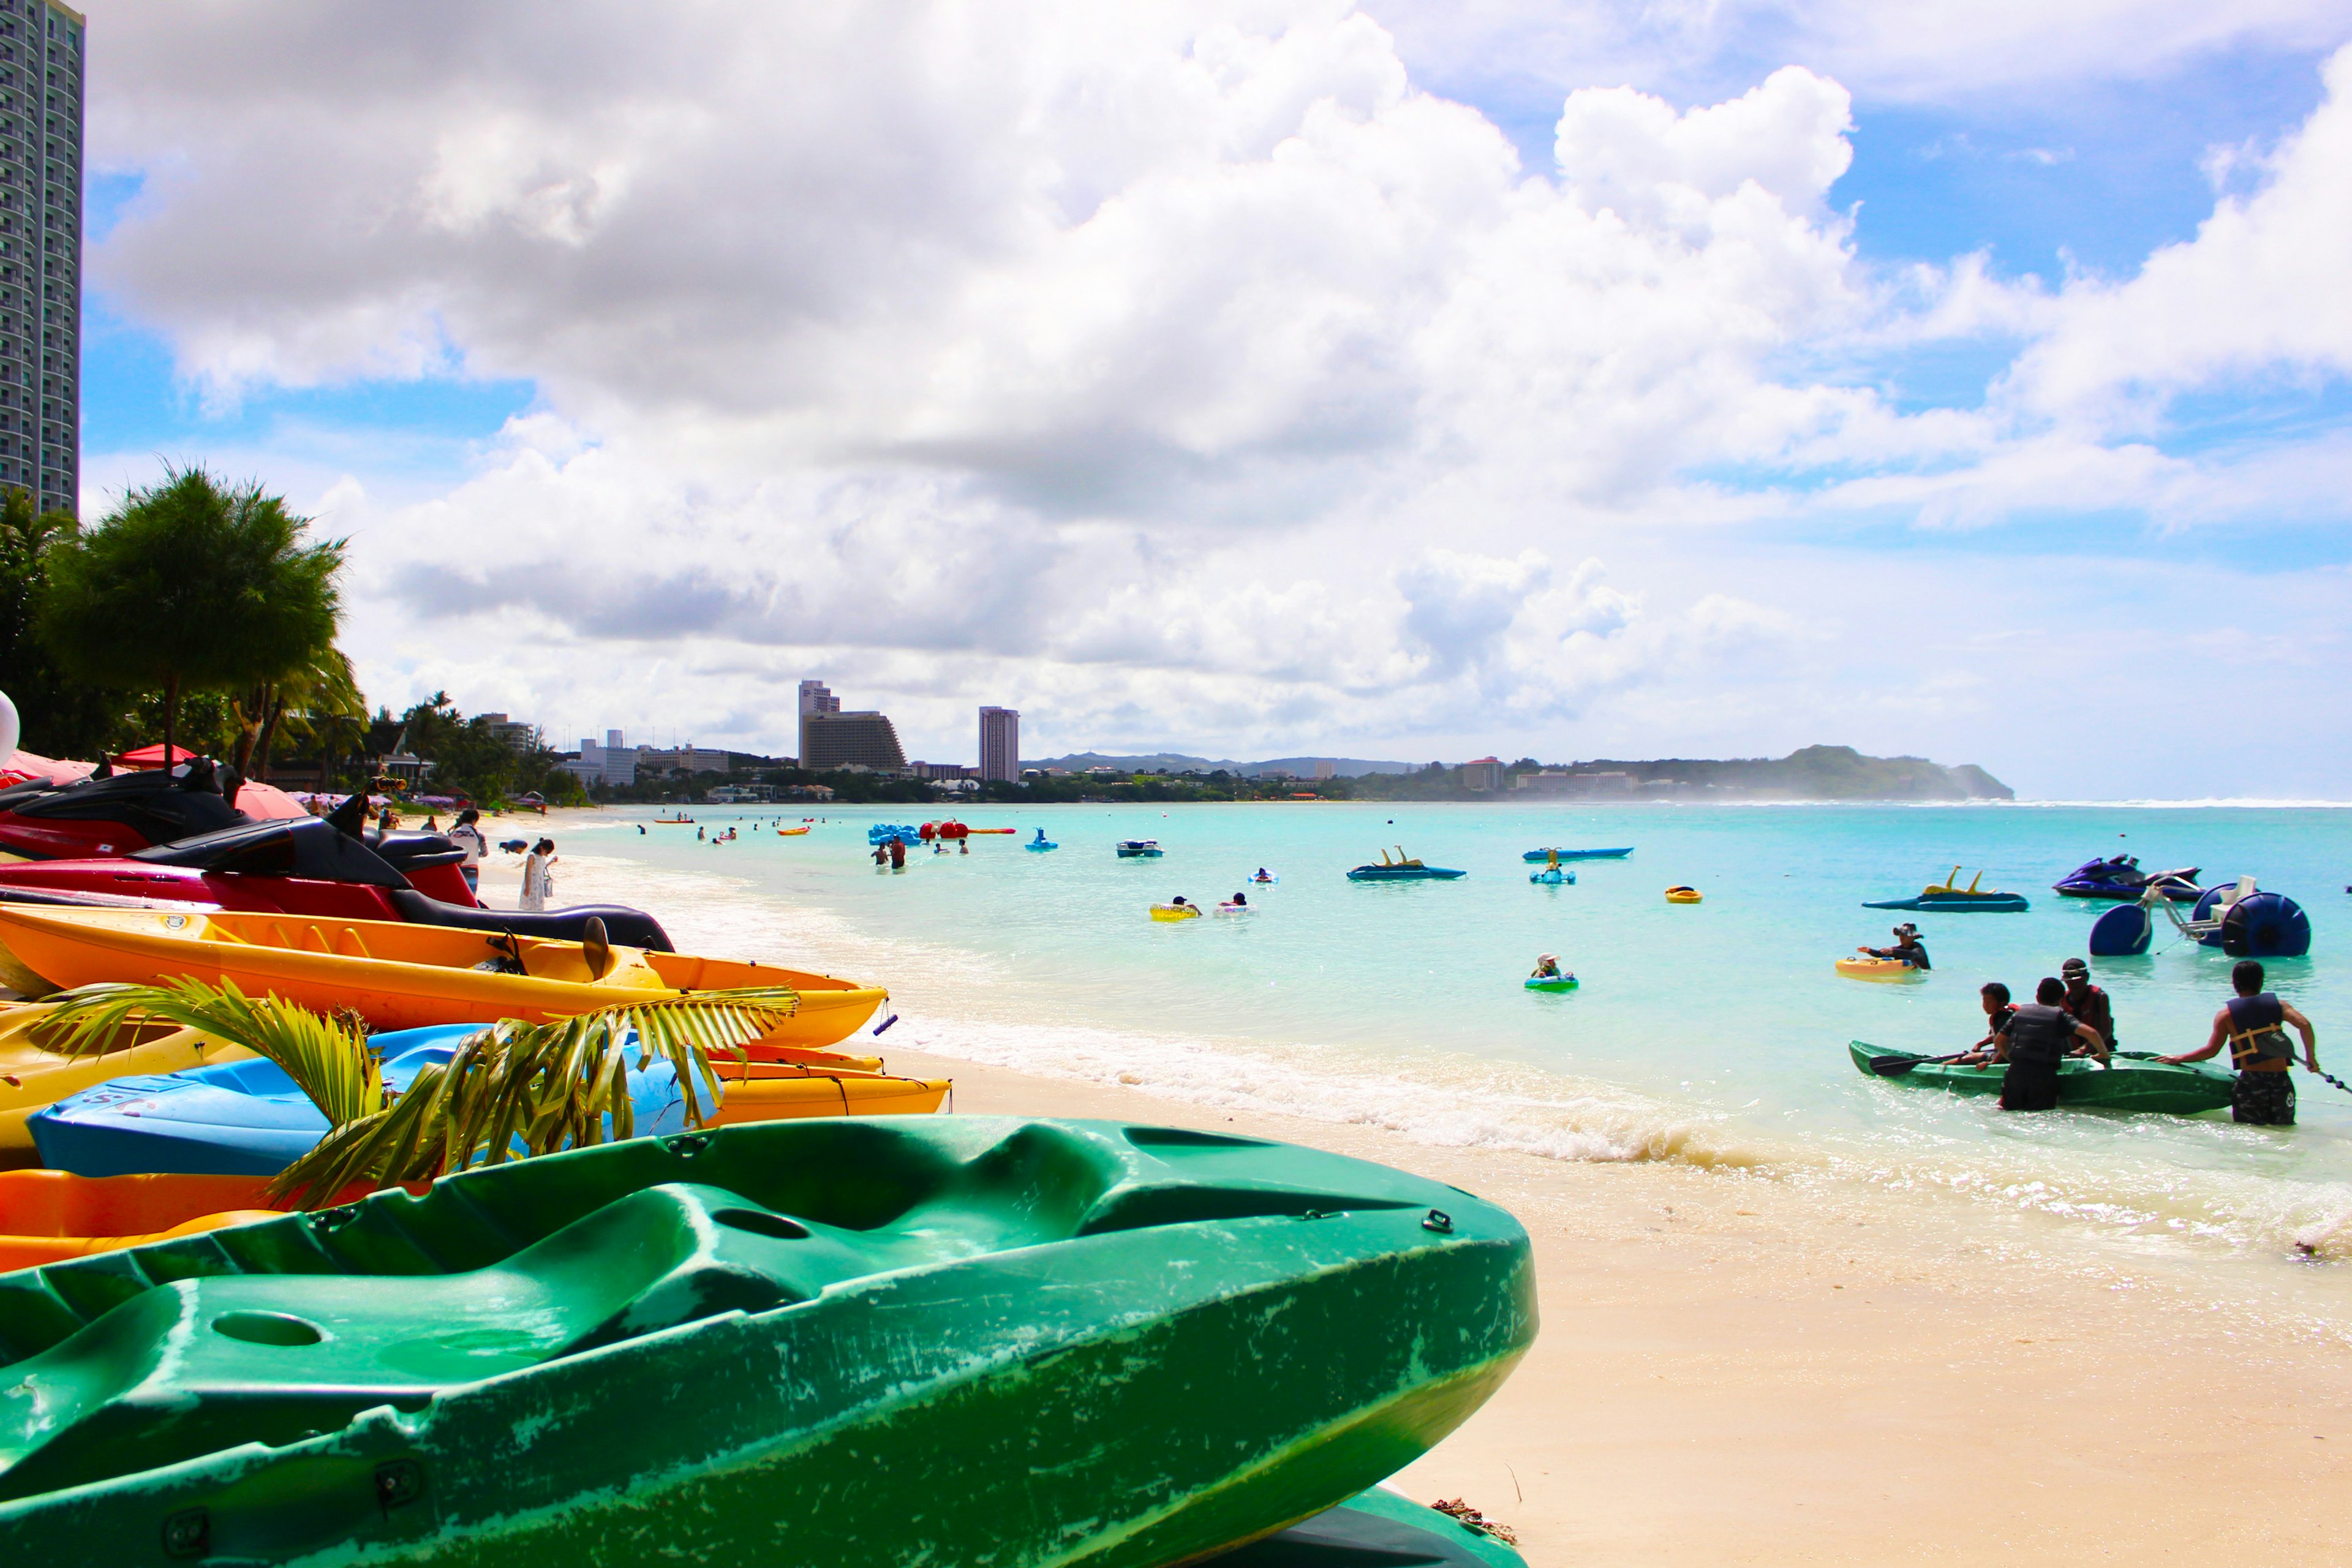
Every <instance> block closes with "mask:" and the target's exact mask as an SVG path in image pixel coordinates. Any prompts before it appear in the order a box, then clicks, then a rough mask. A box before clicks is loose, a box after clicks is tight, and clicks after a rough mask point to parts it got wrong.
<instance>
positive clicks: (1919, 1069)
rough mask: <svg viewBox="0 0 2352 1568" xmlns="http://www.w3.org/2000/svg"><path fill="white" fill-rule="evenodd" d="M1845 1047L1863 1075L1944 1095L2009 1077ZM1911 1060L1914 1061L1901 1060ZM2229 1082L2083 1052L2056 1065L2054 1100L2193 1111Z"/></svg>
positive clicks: (2083, 1106)
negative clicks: (2104, 1060)
mask: <svg viewBox="0 0 2352 1568" xmlns="http://www.w3.org/2000/svg"><path fill="white" fill-rule="evenodd" d="M1846 1049H1847V1051H1848V1052H1849V1053H1851V1054H1852V1056H1853V1065H1854V1066H1855V1067H1856V1068H1860V1069H1861V1070H1862V1072H1863V1073H1864V1075H1865V1076H1867V1077H1873V1078H1884V1079H1886V1080H1887V1081H1888V1082H1890V1083H1901V1084H1909V1085H1911V1086H1913V1087H1914V1088H1920V1089H1942V1090H1944V1091H1945V1092H1946V1093H1948V1094H1999V1093H2000V1084H2001V1079H2004V1078H2006V1077H2008V1076H2009V1069H2008V1068H2005V1067H1962V1066H1960V1065H1958V1063H1956V1062H1939V1061H1937V1060H1935V1059H1934V1058H1931V1057H1923V1056H1920V1055H1918V1054H1916V1052H1912V1051H1890V1050H1884V1049H1881V1048H1880V1047H1876V1046H1874V1045H1872V1044H1870V1043H1869V1042H1868V1041H1866V1040H1853V1041H1849V1042H1848V1043H1847V1045H1846ZM1912 1063H1916V1064H1917V1065H1916V1066H1911V1065H1907V1064H1912ZM2231 1087H2232V1079H2231V1075H2230V1074H2229V1073H2226V1072H2219V1071H2216V1070H2215V1069H2214V1068H2208V1067H2200V1066H2198V1065H2196V1064H2195V1063H2182V1064H2179V1065H2178V1066H2174V1065H2169V1064H2167V1063H2164V1062H2159V1061H2158V1060H2157V1059H2156V1058H2155V1057H2154V1055H2152V1054H2151V1053H2148V1052H2146V1051H2137V1052H2136V1051H2117V1052H2116V1054H2115V1063H2114V1065H2113V1066H2112V1067H2105V1068H2102V1067H2101V1066H2099V1064H2098V1063H2096V1062H2095V1061H2093V1060H2091V1059H2090V1058H2088V1057H2069V1058H2066V1059H2065V1060H2064V1061H2063V1062H2061V1063H2059V1064H2058V1104H2059V1106H2060V1108H2061V1109H2063V1110H2139V1111H2154V1112H2158V1113H2159V1114H2163V1115H2167V1116H2194V1115H2196V1114H2197V1113H2198V1112H2200V1111H2203V1110H2220V1109H2221V1108H2222V1107H2223V1106H2226V1105H2228V1104H2229V1103H2230V1091H2231Z"/></svg>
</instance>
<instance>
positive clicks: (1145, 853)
mask: <svg viewBox="0 0 2352 1568" xmlns="http://www.w3.org/2000/svg"><path fill="white" fill-rule="evenodd" d="M1117 848H1118V858H1120V859H1122V860H1156V859H1158V858H1160V840H1158V839H1157V838H1122V839H1120V840H1119V841H1118V846H1117Z"/></svg>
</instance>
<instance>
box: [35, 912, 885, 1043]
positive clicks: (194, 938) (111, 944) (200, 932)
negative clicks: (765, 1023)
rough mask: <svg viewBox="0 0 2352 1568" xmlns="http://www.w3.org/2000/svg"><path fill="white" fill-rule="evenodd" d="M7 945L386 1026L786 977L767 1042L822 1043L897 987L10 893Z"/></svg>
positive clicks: (494, 936) (53, 960)
mask: <svg viewBox="0 0 2352 1568" xmlns="http://www.w3.org/2000/svg"><path fill="white" fill-rule="evenodd" d="M0 947H5V949H6V951H7V953H8V955H9V958H10V961H11V962H12V963H13V964H14V966H16V967H18V968H22V969H24V970H26V971H28V972H29V973H32V974H34V975H37V976H38V977H39V978H40V979H41V980H42V981H44V982H46V983H47V984H48V985H49V986H52V987H55V988H57V989H58V990H67V989H70V988H71V987H74V986H77V985H89V984H95V983H97V982H100V981H110V980H111V981H133V982H153V981H159V980H166V979H171V978H173V977H175V976H178V975H183V974H192V975H194V976H195V977H197V978H198V979H200V980H205V981H208V982H210V983H212V984H219V983H220V982H222V981H223V980H233V981H235V982H236V984H237V985H238V987H239V988H240V989H242V990H244V991H245V992H246V993H247V994H248V995H254V996H261V995H275V996H278V997H280V998H282V999H284V1000H286V1001H288V1002H291V1003H294V1004H296V1005H299V1006H304V1007H310V1008H313V1009H315V1010H317V1011H319V1012H333V1011H335V1010H337V1009H339V1008H350V1009H352V1010H354V1011H356V1012H357V1013H359V1014H360V1016H362V1017H364V1018H365V1019H366V1020H367V1021H368V1024H369V1026H371V1027H372V1028H374V1029H377V1030H389V1029H413V1028H421V1027H423V1026H425V1025H428V1024H488V1023H494V1022H496V1021H497V1020H499V1019H500V1018H522V1019H526V1020H529V1021H530V1022H533V1023H543V1022H545V1021H546V1020H548V1019H551V1018H562V1017H571V1016H576V1015H578V1014H582V1013H592V1012H594V1011H596V1010H597V1009H599V1008H603V1007H610V1006H613V1005H616V1004H622V1003H625V1002H627V1001H629V1000H630V999H631V998H632V997H633V996H646V995H674V994H677V993H679V992H684V991H717V990H728V989H732V988H735V987H739V986H750V985H784V986H790V987H791V988H792V989H793V991H795V992H797V993H798V994H799V1001H798V1002H797V1004H796V1005H794V1007H793V1016H792V1017H790V1018H787V1019H786V1020H784V1022H783V1023H782V1024H781V1025H779V1026H777V1028H776V1029H775V1030H774V1032H773V1033H772V1034H770V1035H769V1036H768V1037H767V1039H766V1041H765V1042H763V1043H765V1044H770V1045H775V1046H795V1047H824V1046H830V1045H833V1044H835V1043H836V1042H838V1041H841V1040H845V1039H847V1038H848V1037H850V1036H851V1035H852V1034H853V1033H855V1032H856V1029H857V1027H858V1026H859V1025H861V1024H863V1023H865V1022H866V1019H868V1018H870V1017H872V1016H874V1010H875V1009H876V1008H877V1007H878V1006H880V1005H882V1004H883V1002H885V1001H886V1000H887V999H888V995H889V994H888V993H887V992H886V991H884V990H882V989H880V988H879V987H877V986H866V985H859V984H855V983H854V982H851V981H847V980H837V979H835V978H834V977H833V976H832V975H829V974H812V973H806V972H804V971H802V970H797V969H783V968H779V967H777V966H775V965H772V964H764V963H740V962H735V961H731V960H727V959H716V958H698V957H696V956H694V955H692V954H690V953H683V952H646V951H645V950H643V949H641V948H634V947H620V946H614V947H611V948H609V949H606V950H604V962H603V963H602V965H601V966H600V967H596V968H592V957H591V954H590V952H589V951H588V949H587V947H586V946H585V945H584V944H583V943H581V942H554V941H549V940H545V939H542V938H537V937H509V936H507V935H506V934H505V933H504V932H499V931H468V930H463V929H459V928H457V927H453V926H425V925H409V924H405V923H403V922H401V921H350V920H333V919H329V918H326V917H323V916H317V915H282V914H268V915H261V914H229V913H226V912H221V911H212V912H196V911H192V912H188V913H179V912H175V911H165V910H110V909H109V910H98V909H90V910H79V909H62V908H53V907H47V906H35V905H31V904H9V905H0ZM518 965H519V966H520V971H521V972H520V973H511V971H513V970H514V969H515V968H516V967H517V966H518ZM502 970H504V971H508V973H501V971H502Z"/></svg>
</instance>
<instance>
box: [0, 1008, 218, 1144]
mask: <svg viewBox="0 0 2352 1568" xmlns="http://www.w3.org/2000/svg"><path fill="white" fill-rule="evenodd" d="M49 1011H50V1009H49V1008H48V1007H47V1005H42V1004H33V1005H25V1006H18V1007H8V1008H0V1170H5V1169H7V1168H9V1167H12V1166H17V1165H29V1164H33V1163H36V1162H37V1160H38V1158H39V1156H38V1154H37V1153H36V1152H35V1151H34V1148H33V1135H32V1132H31V1131H30V1130H29V1129H28V1128H27V1127H26V1120H27V1119H28V1118H30V1117H31V1116H32V1114H33V1113H34V1112H35V1111H37V1110H40V1109H41V1108H43V1107H44V1106H47V1105H51V1104H54V1103H55V1102H56V1101H58V1100H62V1099H64V1098H65V1097H66V1096H67V1095H69V1094H74V1093H78V1092H79V1091H80V1090H82V1089H89V1088H91V1087H93V1086H95V1085H98V1084H101V1083H104V1082H106V1081H107V1080H108V1079H116V1078H121V1077H123V1076H124V1075H125V1074H129V1073H167V1072H178V1071H180V1070H182V1069H183V1068H196V1067H203V1066H204V1065H205V1063H207V1062H233V1061H242V1060H247V1059H250V1057H251V1053H250V1052H248V1051H247V1050H245V1049H244V1048H243V1047H237V1046H220V1045H213V1044H210V1043H208V1042H207V1041H206V1040H205V1037H203V1036H202V1035H199V1034H197V1033H196V1032H195V1031H194V1029H181V1028H174V1027H173V1026H170V1025H168V1024H148V1025H140V1026H135V1027H133V1028H131V1029H126V1030H125V1031H124V1034H123V1037H122V1038H123V1042H124V1043H122V1044H121V1045H120V1046H118V1047H117V1048H116V1049H114V1050H110V1051H109V1052H107V1053H106V1054H105V1055H104V1056H91V1057H63V1056H58V1055H57V1054H56V1053H55V1052H52V1051H45V1050H42V1049H41V1048H40V1047H37V1046H36V1045H34V1044H33V1043H32V1041H31V1040H29V1039H27V1038H26V1030H27V1029H29V1028H30V1027H31V1026H33V1025H34V1024H36V1023H37V1022H39V1021H40V1020H41V1019H42V1018H44V1017H46V1016H48V1013H49Z"/></svg>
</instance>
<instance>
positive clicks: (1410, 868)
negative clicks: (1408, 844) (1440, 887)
mask: <svg viewBox="0 0 2352 1568" xmlns="http://www.w3.org/2000/svg"><path fill="white" fill-rule="evenodd" d="M1465 875H1467V873H1466V872H1462V871H1450V870H1448V869H1446V868H1444V867H1443V866H1424V865H1423V864H1422V863H1421V862H1420V861H1419V860H1417V859H1414V858H1412V857H1411V856H1409V855H1407V854H1406V853H1405V852H1404V847H1403V846H1402V845H1399V846H1397V858H1395V859H1393V860H1391V859H1390V858H1389V852H1388V851H1387V850H1385V849H1383V850H1381V858H1380V864H1378V865H1376V866H1359V867H1357V868H1355V869H1354V870H1352V871H1350V872H1349V873H1348V880H1349V881H1350V882H1450V881H1452V880H1453V879H1455V878H1457V877H1462V876H1465Z"/></svg>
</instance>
